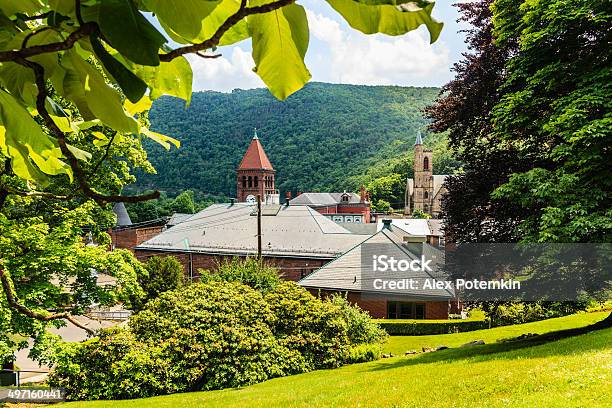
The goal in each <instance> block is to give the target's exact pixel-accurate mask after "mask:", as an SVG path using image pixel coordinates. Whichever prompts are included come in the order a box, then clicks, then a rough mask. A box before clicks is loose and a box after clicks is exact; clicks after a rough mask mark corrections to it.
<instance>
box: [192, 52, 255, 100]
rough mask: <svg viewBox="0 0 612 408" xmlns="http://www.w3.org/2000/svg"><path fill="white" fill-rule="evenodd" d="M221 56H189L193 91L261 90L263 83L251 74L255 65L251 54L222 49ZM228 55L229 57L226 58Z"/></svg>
mask: <svg viewBox="0 0 612 408" xmlns="http://www.w3.org/2000/svg"><path fill="white" fill-rule="evenodd" d="M220 51H221V54H222V56H221V57H219V58H215V59H204V58H200V57H198V56H194V55H190V56H188V57H187V58H188V59H189V62H190V63H191V68H192V69H193V88H194V89H193V90H194V91H201V90H214V91H223V92H227V91H231V90H232V89H235V88H242V89H250V88H261V87H263V86H264V84H263V82H262V81H261V79H259V77H258V76H257V75H256V74H255V73H254V72H253V70H252V69H253V67H254V66H255V63H254V62H253V58H252V57H251V54H250V53H249V52H247V51H244V50H243V49H242V48H240V47H233V48H222V49H221V50H220ZM228 55H229V57H228Z"/></svg>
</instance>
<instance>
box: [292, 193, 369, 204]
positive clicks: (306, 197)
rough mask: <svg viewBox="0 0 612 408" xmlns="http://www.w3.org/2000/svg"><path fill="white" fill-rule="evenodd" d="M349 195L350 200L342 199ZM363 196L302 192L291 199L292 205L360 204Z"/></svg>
mask: <svg viewBox="0 0 612 408" xmlns="http://www.w3.org/2000/svg"><path fill="white" fill-rule="evenodd" d="M343 196H346V197H348V201H342V197H343ZM360 202H361V197H360V196H359V194H356V193H347V192H344V193H302V194H300V195H299V196H297V197H295V198H294V199H292V200H290V201H289V203H290V204H291V205H309V206H313V207H320V206H327V205H337V204H343V203H348V204H358V203H360Z"/></svg>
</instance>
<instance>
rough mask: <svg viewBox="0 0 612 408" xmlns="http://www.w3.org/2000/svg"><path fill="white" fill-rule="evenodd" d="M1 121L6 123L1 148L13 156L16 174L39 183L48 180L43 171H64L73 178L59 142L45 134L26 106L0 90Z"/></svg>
mask: <svg viewBox="0 0 612 408" xmlns="http://www.w3.org/2000/svg"><path fill="white" fill-rule="evenodd" d="M0 121H1V122H2V125H3V129H2V130H1V131H0V133H2V135H1V136H0V146H1V147H2V149H1V150H2V152H3V154H5V155H7V156H8V157H10V158H11V167H12V169H13V171H14V172H15V174H17V175H18V176H19V177H22V178H24V179H26V180H32V181H37V182H39V183H45V177H44V175H43V174H42V173H45V174H50V175H57V174H62V173H64V174H68V175H69V176H70V177H71V178H72V172H71V170H70V168H69V167H68V166H67V165H66V163H64V162H63V161H62V160H60V158H61V157H62V152H61V150H60V148H59V146H58V145H57V142H56V141H55V140H54V139H51V137H49V135H47V134H45V133H44V132H43V130H42V128H41V127H40V125H38V123H36V121H35V120H34V118H32V116H30V114H29V113H28V111H27V110H26V109H25V107H24V106H22V105H21V104H20V103H19V102H18V101H17V100H16V99H15V98H14V97H13V96H11V95H10V94H8V93H7V92H5V91H0ZM30 159H31V161H30ZM32 162H34V164H36V166H34V165H33V164H32Z"/></svg>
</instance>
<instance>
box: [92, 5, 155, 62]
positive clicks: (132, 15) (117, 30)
mask: <svg viewBox="0 0 612 408" xmlns="http://www.w3.org/2000/svg"><path fill="white" fill-rule="evenodd" d="M83 18H84V19H85V20H87V21H96V22H97V23H98V25H99V26H100V30H101V31H102V34H103V35H104V39H105V40H107V41H108V43H109V44H110V45H111V46H112V47H113V48H114V49H116V50H117V51H119V52H120V53H121V54H123V55H124V56H125V57H126V58H128V59H129V60H131V61H133V62H135V63H137V64H141V65H152V66H156V65H159V49H160V47H161V46H162V45H163V44H165V43H166V38H165V37H164V36H163V35H162V34H161V33H160V32H159V31H157V29H156V28H155V27H154V26H153V25H152V24H151V23H150V22H149V21H148V20H147V19H146V18H145V17H144V16H143V15H142V13H140V11H138V9H137V8H136V7H135V6H134V3H133V2H132V1H131V0H104V1H103V2H101V3H100V4H96V5H94V6H92V7H87V8H84V10H83Z"/></svg>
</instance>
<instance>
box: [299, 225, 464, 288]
mask: <svg viewBox="0 0 612 408" xmlns="http://www.w3.org/2000/svg"><path fill="white" fill-rule="evenodd" d="M366 244H380V246H382V247H384V248H385V254H386V255H390V256H391V255H392V256H395V257H396V259H400V258H403V259H406V258H409V259H416V258H419V256H418V255H415V253H413V252H411V251H409V250H408V249H407V247H406V246H404V245H402V241H401V237H399V236H397V235H396V234H395V233H393V232H392V231H390V230H388V229H383V230H381V231H380V232H378V233H377V234H375V235H373V236H372V237H371V238H369V239H367V240H365V241H363V242H362V243H360V244H359V245H357V246H356V247H355V248H353V249H351V250H350V251H348V252H346V253H345V254H343V255H342V256H340V257H338V258H337V259H335V260H333V261H331V262H329V263H327V264H326V265H324V266H322V267H321V268H319V269H317V270H316V271H314V272H313V273H311V274H310V275H308V276H307V277H305V278H304V279H302V280H300V281H299V282H298V284H299V285H301V286H304V287H307V288H313V289H324V290H333V291H354V292H364V293H371V294H385V295H391V296H396V295H397V296H408V297H411V298H414V299H451V298H453V297H454V296H453V293H452V292H448V291H446V290H443V289H419V290H411V289H405V290H394V291H388V290H386V291H385V290H377V289H374V288H373V285H372V281H373V279H374V278H375V277H382V276H380V275H374V273H373V272H372V270H371V266H370V265H369V264H368V265H364V264H363V262H362V258H363V259H372V256H373V255H381V254H380V253H374V251H376V249H377V246H376V245H366ZM380 246H379V247H378V249H380ZM422 248H423V249H422V250H423V251H425V252H427V254H426V256H427V259H430V258H431V257H432V256H434V255H435V256H436V257H442V256H443V253H442V252H441V251H439V250H437V249H435V248H434V247H432V246H429V245H424V246H423V247H422ZM440 259H441V258H440ZM379 273H380V272H379ZM384 278H386V279H404V278H415V279H431V278H441V275H439V274H437V273H435V272H433V273H430V272H395V273H390V272H387V273H385V274H384Z"/></svg>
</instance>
